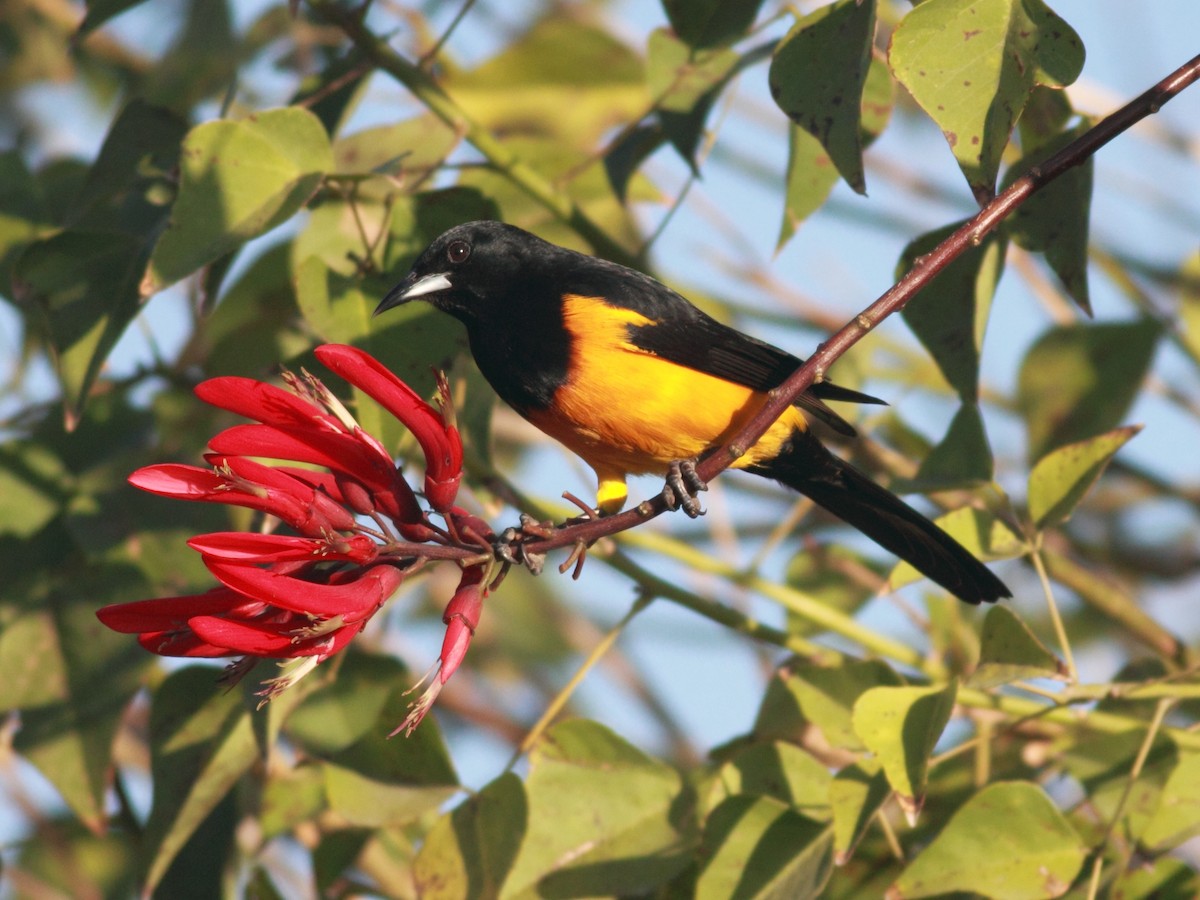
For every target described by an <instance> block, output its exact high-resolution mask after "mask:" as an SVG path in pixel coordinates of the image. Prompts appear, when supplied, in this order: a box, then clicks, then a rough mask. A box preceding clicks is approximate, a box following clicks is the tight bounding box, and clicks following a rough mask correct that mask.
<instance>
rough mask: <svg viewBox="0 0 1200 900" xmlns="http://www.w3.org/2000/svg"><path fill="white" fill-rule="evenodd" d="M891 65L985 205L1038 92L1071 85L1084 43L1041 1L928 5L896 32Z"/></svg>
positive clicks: (934, 1)
mask: <svg viewBox="0 0 1200 900" xmlns="http://www.w3.org/2000/svg"><path fill="white" fill-rule="evenodd" d="M888 61H889V62H890V63H891V66H892V71H893V73H895V75H896V77H897V78H898V79H899V80H900V82H901V83H902V84H903V85H904V86H905V87H906V88H908V91H909V93H911V94H912V95H913V98H914V99H915V100H916V101H917V103H919V104H920V105H921V108H922V109H924V110H925V112H926V113H928V114H929V116H930V117H931V118H932V119H933V120H934V121H935V122H937V124H938V127H940V128H941V129H942V133H943V134H944V135H945V136H946V142H947V143H948V144H949V145H950V148H951V150H952V151H953V152H954V157H955V159H956V160H957V161H958V165H959V168H960V169H962V172H963V174H964V175H965V176H966V177H967V183H968V184H969V185H970V186H971V191H972V193H973V194H974V195H975V197H976V198H977V199H978V200H980V201H981V202H982V201H985V200H986V199H988V198H990V197H991V196H992V195H993V193H994V188H995V184H996V173H997V171H998V169H999V166H1000V156H1001V153H1002V152H1003V150H1004V147H1005V146H1006V145H1007V143H1008V138H1009V135H1010V134H1011V132H1012V129H1013V125H1014V124H1016V121H1017V118H1018V117H1019V116H1020V114H1021V110H1022V109H1024V107H1025V104H1026V102H1027V101H1028V100H1029V96H1030V94H1031V93H1032V91H1033V88H1034V86H1035V85H1039V84H1041V85H1048V86H1052V87H1064V86H1066V85H1068V84H1070V83H1071V82H1073V81H1074V80H1075V79H1076V78H1077V77H1078V76H1079V72H1080V70H1081V69H1082V68H1083V43H1082V41H1080V39H1079V35H1078V34H1076V33H1075V31H1074V29H1072V28H1071V26H1070V25H1068V24H1067V23H1066V22H1064V21H1063V20H1062V18H1060V17H1059V16H1058V15H1057V14H1055V13H1054V11H1053V10H1051V9H1050V8H1049V7H1048V6H1046V5H1045V4H1044V3H1043V2H1042V0H925V2H924V3H921V4H920V5H919V6H917V7H915V8H914V9H913V10H912V11H911V12H909V13H908V14H907V15H906V16H905V17H904V18H903V19H902V20H901V22H900V24H899V25H898V26H897V27H896V30H895V32H894V33H893V35H892V43H891V48H890V50H889V53H888Z"/></svg>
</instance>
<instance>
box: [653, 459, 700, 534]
mask: <svg viewBox="0 0 1200 900" xmlns="http://www.w3.org/2000/svg"><path fill="white" fill-rule="evenodd" d="M707 490H708V485H707V484H705V482H704V480H703V479H702V478H701V477H700V476H699V475H698V474H696V461H695V460H693V459H677V460H675V461H674V462H672V463H671V465H669V466H668V467H667V483H666V484H665V485H663V492H662V496H663V500H664V501H665V502H666V504H667V509H672V510H674V509H682V510H683V511H684V512H685V513H686V514H687V516H688V518H690V519H695V518H696V517H698V516H702V515H704V508H703V507H701V506H700V501H699V500H697V499H696V495H697V494H699V493H700V492H701V491H707Z"/></svg>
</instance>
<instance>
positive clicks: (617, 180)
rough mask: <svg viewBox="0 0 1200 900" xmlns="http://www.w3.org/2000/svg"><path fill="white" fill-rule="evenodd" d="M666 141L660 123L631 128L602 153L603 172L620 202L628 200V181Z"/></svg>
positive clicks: (665, 135) (664, 132)
mask: <svg viewBox="0 0 1200 900" xmlns="http://www.w3.org/2000/svg"><path fill="white" fill-rule="evenodd" d="M666 140H667V133H666V131H665V130H664V128H663V126H662V124H661V123H660V122H654V123H651V124H649V125H639V126H637V127H636V128H633V129H630V130H629V131H627V132H626V133H625V134H623V135H622V136H621V137H619V138H618V139H617V140H616V141H615V142H614V143H612V144H611V145H609V148H608V152H606V153H605V154H604V173H605V174H606V175H607V176H608V181H609V184H611V185H612V189H613V193H615V194H616V195H617V198H618V199H619V200H620V201H621V202H622V203H624V202H625V201H626V200H627V199H628V197H629V182H630V179H632V178H633V176H634V173H635V172H637V170H638V169H640V168H641V166H642V163H644V162H645V161H646V160H647V159H649V158H650V157H651V156H652V155H653V154H654V151H655V150H657V149H658V148H659V147H661V146H662V145H663V144H664V143H665V142H666Z"/></svg>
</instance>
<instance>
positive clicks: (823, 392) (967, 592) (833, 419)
mask: <svg viewBox="0 0 1200 900" xmlns="http://www.w3.org/2000/svg"><path fill="white" fill-rule="evenodd" d="M417 298H422V299H426V300H428V301H429V302H430V303H432V304H433V305H434V306H436V307H437V308H438V309H440V310H442V311H444V312H447V313H449V314H450V315H452V316H454V317H455V318H457V319H458V320H459V321H461V322H462V323H463V324H464V325H465V326H466V329H467V337H468V339H469V341H470V346H471V353H472V355H473V356H474V357H475V362H476V363H477V364H478V365H479V370H480V371H481V372H482V373H483V375H484V377H485V378H487V380H488V381H489V382H490V383H491V385H492V387H493V388H495V390H496V393H498V394H499V395H500V396H501V398H503V399H504V401H505V402H506V403H508V405H509V406H511V407H512V408H513V409H515V410H516V411H517V412H518V413H520V414H521V415H522V416H524V417H525V418H526V419H528V420H529V421H530V422H532V423H533V424H534V425H536V426H537V427H538V428H540V429H541V430H542V431H544V432H545V433H546V434H548V435H550V436H551V437H554V438H556V439H557V440H559V441H560V442H562V443H563V444H565V445H566V446H567V447H568V448H569V449H570V450H572V451H574V452H575V453H577V454H578V455H579V456H580V457H582V458H583V459H584V461H585V462H587V463H588V465H590V466H591V467H592V468H593V469H595V471H596V476H597V478H598V480H599V487H598V490H597V495H596V502H597V505H598V506H599V507H600V510H601V511H602V512H605V513H612V512H616V511H617V510H619V509H620V508H621V506H622V505H623V504H624V503H625V499H626V487H625V478H626V476H627V475H629V474H630V473H634V474H638V473H665V472H667V471H668V468H669V467H670V465H671V464H672V463H674V462H677V461H680V460H695V459H698V458H701V457H703V456H704V454H705V453H706V452H708V451H709V450H711V449H713V448H714V447H716V446H718V445H719V444H720V443H721V442H722V441H723V440H725V439H726V438H727V437H729V436H731V435H732V434H733V433H734V432H735V431H736V430H737V429H738V428H739V427H740V426H741V425H742V424H743V423H744V422H746V421H747V420H748V418H749V417H750V416H752V415H753V414H754V413H755V411H756V410H757V409H758V408H759V407H760V406H761V405H762V403H763V401H764V399H765V392H766V391H769V390H771V389H772V388H775V387H778V386H779V385H780V384H781V383H782V382H783V381H784V379H786V378H787V376H788V375H790V374H791V373H792V372H793V371H795V370H796V369H797V368H798V367H799V366H800V364H801V360H799V359H797V358H796V357H795V356H792V355H791V354H789V353H785V352H784V351H782V350H780V349H778V348H776V347H773V346H771V345H770V344H767V343H764V342H763V341H759V340H756V339H755V338H752V337H749V336H747V335H745V334H742V333H741V332H739V331H736V330H735V329H733V328H730V327H728V326H726V325H723V324H721V323H720V322H718V321H716V320H715V319H713V318H712V317H710V316H708V315H706V314H705V313H703V312H701V311H700V310H699V309H697V308H696V307H695V306H693V305H692V304H691V303H690V302H689V301H687V300H686V299H684V298H683V297H682V296H680V295H679V294H677V293H676V292H675V291H673V290H671V289H670V288H668V287H667V286H666V285H664V284H661V283H660V282H658V281H656V280H654V279H653V278H651V277H649V276H648V275H644V274H642V273H641V272H637V271H635V270H633V269H629V268H626V267H625V266H621V265H617V264H616V263H612V262H608V261H606V260H602V259H596V258H595V257H591V256H587V255H585V254H582V253H577V252H575V251H573V250H567V249H565V248H563V247H558V246H556V245H554V244H550V243H547V242H546V241H543V240H542V239H540V238H538V237H535V236H534V235H532V234H530V233H528V232H526V231H522V230H521V229H519V228H515V227H513V226H511V225H505V224H503V223H500V222H471V223H468V224H465V225H459V226H457V227H455V228H451V229H450V230H449V231H447V232H445V233H444V234H443V235H441V236H440V237H439V238H437V240H435V241H434V242H433V243H432V244H430V245H429V247H428V248H427V249H426V250H425V251H424V252H423V253H422V254H421V255H420V257H419V258H418V259H417V261H416V263H414V265H413V268H412V271H411V272H410V273H409V275H408V277H407V278H405V279H404V281H402V282H401V283H400V284H398V285H397V286H396V287H395V288H394V289H393V290H392V291H391V292H390V293H389V294H388V295H387V296H386V297H385V298H384V299H383V301H382V302H381V303H380V304H379V306H378V308H377V309H376V310H375V312H376V314H378V313H380V312H383V311H384V310H386V309H390V308H391V307H394V306H398V305H399V304H402V303H407V302H408V301H410V300H415V299H417ZM825 400H849V401H855V402H860V403H862V402H868V403H869V402H876V403H878V402H881V401H878V400H875V399H874V398H872V397H868V396H867V395H865V394H860V393H858V392H857V391H852V390H848V389H846V388H842V387H838V386H837V385H834V384H830V383H829V382H822V383H820V384H816V385H814V386H813V387H811V388H810V389H809V390H808V391H806V392H805V393H804V394H802V395H801V396H800V398H799V399H798V400H797V402H796V405H795V406H793V407H792V408H790V409H789V410H788V411H787V412H786V413H785V414H784V415H783V416H781V417H780V418H779V419H778V420H777V421H776V422H775V424H774V425H772V426H771V428H770V429H769V430H768V431H767V433H766V434H764V435H763V436H762V438H760V439H759V441H758V443H756V444H755V445H754V446H753V447H751V448H750V450H748V451H747V452H746V453H745V455H743V456H742V457H741V458H740V459H738V460H736V461H735V462H734V463H733V466H734V467H735V468H739V469H744V470H745V471H748V472H753V473H754V474H755V475H763V476H765V477H768V478H773V479H775V480H777V481H779V482H782V483H783V484H785V485H787V486H788V487H790V488H793V489H795V490H797V491H799V492H800V493H802V494H804V495H805V496H807V497H810V498H811V499H812V500H813V501H814V502H816V503H817V504H818V505H820V506H822V507H824V508H825V509H827V510H828V511H829V512H831V513H833V514H834V515H835V516H837V517H839V518H840V519H842V520H844V521H845V522H847V523H849V524H850V525H853V526H854V527H855V528H857V529H858V530H860V531H862V532H863V533H864V534H866V535H867V536H868V537H870V538H871V539H872V540H874V541H875V542H876V543H878V544H880V545H881V546H882V547H884V548H886V549H887V550H890V551H891V552H892V553H894V554H896V555H897V556H899V557H900V558H902V559H905V560H907V561H908V562H910V563H911V564H912V565H913V566H914V567H916V568H917V569H918V570H919V571H920V572H922V573H924V574H925V575H927V576H928V577H930V578H931V579H933V580H934V581H936V582H937V583H938V584H940V585H942V587H944V588H946V590H948V591H950V592H951V593H952V594H954V595H955V596H957V597H959V598H960V599H962V600H965V601H966V602H967V603H979V602H981V601H987V602H990V601H994V600H997V599H998V598H1000V597H1008V596H1011V594H1010V592H1009V590H1008V588H1007V587H1005V585H1004V583H1003V582H1001V581H1000V580H999V579H998V578H997V577H996V576H995V575H993V574H992V573H991V572H990V571H989V570H988V569H987V568H986V567H985V566H984V565H983V564H982V563H980V562H979V560H977V559H976V558H975V557H974V556H972V555H971V553H970V552H968V551H967V550H966V549H965V548H963V546H962V545H961V544H959V543H958V542H957V541H956V540H954V539H953V538H952V537H950V536H949V535H948V534H946V532H944V531H943V530H942V529H940V528H939V527H938V526H937V525H935V524H934V523H933V522H931V521H929V519H927V518H925V517H924V516H923V515H921V514H920V513H918V512H917V511H916V510H914V509H912V508H911V507H910V506H908V505H907V504H906V503H904V502H903V501H902V500H900V498H898V497H896V496H895V495H894V494H892V493H890V492H889V491H887V490H885V489H884V488H882V487H880V486H879V485H877V484H875V483H874V482H873V481H871V480H870V479H869V478H868V477H867V476H866V475H864V474H863V473H862V472H860V471H859V470H858V469H856V468H854V467H853V466H852V465H850V464H849V463H847V462H845V461H843V460H842V459H840V458H838V457H837V456H835V455H833V454H832V453H831V452H830V451H829V450H827V449H826V448H825V446H824V445H823V444H821V443H820V441H819V440H818V439H817V438H816V436H814V435H813V434H812V432H811V431H810V430H809V427H808V419H807V417H808V416H812V417H814V418H816V419H819V420H821V421H822V422H824V423H826V424H827V425H829V426H831V427H833V428H834V429H836V430H838V431H840V432H842V433H844V434H848V435H852V434H853V433H854V429H853V428H852V427H851V426H850V424H849V423H847V422H846V421H845V420H843V419H842V418H841V417H840V416H838V415H837V413H835V412H834V411H833V410H832V409H830V408H829V407H828V406H826V405H825V403H824V402H823V401H825Z"/></svg>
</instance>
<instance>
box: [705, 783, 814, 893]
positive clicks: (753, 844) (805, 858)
mask: <svg viewBox="0 0 1200 900" xmlns="http://www.w3.org/2000/svg"><path fill="white" fill-rule="evenodd" d="M832 846H833V833H832V829H831V828H830V826H828V825H823V824H821V823H819V822H814V821H812V820H811V819H807V818H805V817H804V816H802V815H800V814H799V813H796V812H794V811H793V810H791V809H790V808H789V807H788V806H787V805H786V804H784V803H782V802H780V801H779V800H775V799H774V798H771V797H730V798H729V799H728V800H726V801H725V802H724V803H722V804H721V805H720V806H718V807H717V808H716V809H715V810H713V812H712V814H711V815H710V816H709V817H708V821H707V822H706V823H705V827H704V839H703V843H702V845H701V850H700V853H701V857H702V859H704V860H705V863H704V867H703V869H702V870H701V872H700V877H699V879H698V880H697V882H696V893H695V897H696V898H697V900H718V898H738V900H749V898H757V900H767V898H778V900H787V898H794V897H816V896H819V895H820V893H821V890H822V889H823V888H824V886H825V883H826V882H827V881H828V880H829V876H830V874H832V872H833V859H832V853H831V850H832Z"/></svg>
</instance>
